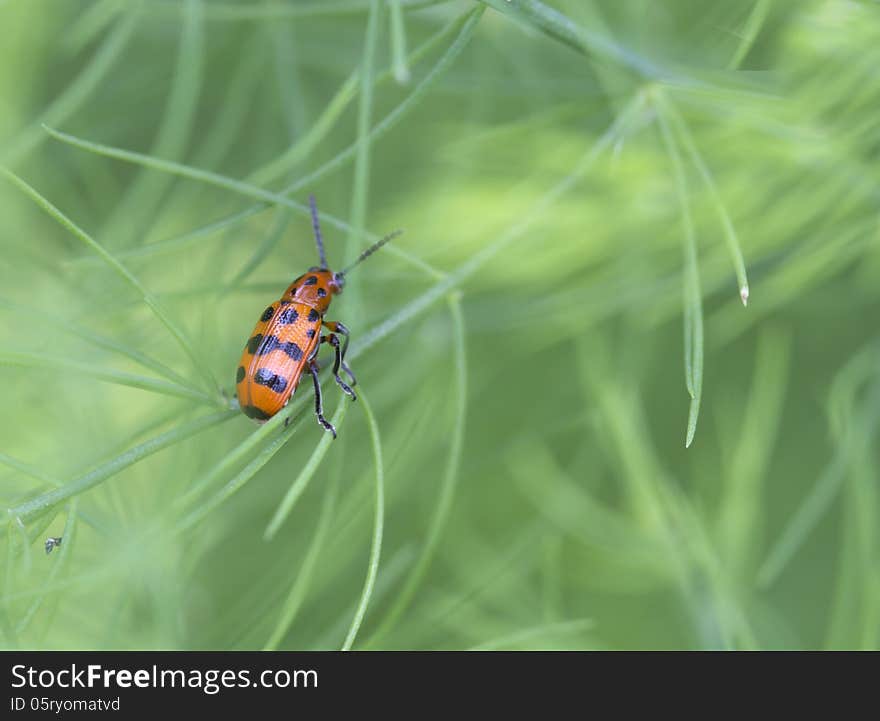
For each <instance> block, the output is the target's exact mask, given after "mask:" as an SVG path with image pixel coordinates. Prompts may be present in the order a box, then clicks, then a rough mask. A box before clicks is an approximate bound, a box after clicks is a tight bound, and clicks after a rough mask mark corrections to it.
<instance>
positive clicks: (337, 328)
mask: <svg viewBox="0 0 880 721" xmlns="http://www.w3.org/2000/svg"><path fill="white" fill-rule="evenodd" d="M324 325H325V326H326V327H327V329H328V330H331V331H333V332H334V333H338V334H339V335H341V336H342V337H343V338H345V342H344V343H343V344H342V356H341V357H340V359H339V365H340V366H341V367H342V370H344V371H345V372H346V373H347V374H348V377H349V378H350V379H351V381H350V382H351V385H353V386H356V385H357V378H355V377H354V373H352V372H351V368H349V367H348V364H347V363H346V362H345V354H346V353H348V341H349V340H351V332H350V331H349V330H348V328H347V327H346V326H344V325H343V324H342V323H340V322H339V321H338V320H331V321H325V322H324Z"/></svg>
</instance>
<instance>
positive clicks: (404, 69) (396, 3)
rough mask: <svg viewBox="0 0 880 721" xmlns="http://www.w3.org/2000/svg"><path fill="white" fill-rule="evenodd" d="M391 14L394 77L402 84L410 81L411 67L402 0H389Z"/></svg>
mask: <svg viewBox="0 0 880 721" xmlns="http://www.w3.org/2000/svg"><path fill="white" fill-rule="evenodd" d="M388 9H389V11H390V14H391V58H392V67H393V69H394V79H395V80H396V81H397V82H398V83H400V84H401V85H406V83H408V82H409V78H410V74H409V67H408V66H407V64H406V26H405V24H404V21H403V7H402V5H401V2H400V0H388Z"/></svg>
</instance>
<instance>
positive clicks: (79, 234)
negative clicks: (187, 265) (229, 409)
mask: <svg viewBox="0 0 880 721" xmlns="http://www.w3.org/2000/svg"><path fill="white" fill-rule="evenodd" d="M0 173H2V174H3V175H4V176H5V177H6V178H7V179H8V180H9V181H11V182H12V184H13V185H15V186H16V187H18V188H19V189H20V190H22V191H23V192H24V193H25V195H27V196H28V197H30V198H31V200H33V201H34V202H35V203H36V204H37V205H39V206H40V207H41V208H42V209H43V210H44V211H45V212H46V213H47V214H48V215H49V216H50V217H52V218H53V219H54V220H56V221H57V222H58V223H59V224H60V225H61V226H62V227H63V228H66V229H67V230H68V231H70V233H72V234H73V235H74V236H75V237H76V238H77V239H79V240H80V241H82V242H83V243H85V245H87V246H88V247H89V248H91V249H92V250H93V251H94V252H95V253H97V255H98V256H99V257H100V258H101V259H102V260H103V261H104V262H105V263H106V264H107V265H108V266H110V267H111V268H112V269H113V270H114V271H115V272H116V273H117V274H118V275H119V276H120V277H121V278H122V279H123V280H125V281H126V282H127V283H128V284H129V285H131V286H132V287H133V288H134V289H135V290H136V291H137V292H138V293H140V296H141V298H142V299H143V301H144V303H145V304H146V305H147V307H148V308H149V309H150V310H151V311H152V312H153V314H154V315H155V316H156V318H157V319H158V320H159V321H160V322H161V323H162V325H164V326H165V328H166V329H167V330H168V332H169V333H171V335H172V336H173V337H174V339H175V340H176V341H177V343H178V345H180V347H181V349H182V350H183V352H184V353H185V354H186V355H187V357H189V359H190V360H191V361H192V363H193V365H194V366H195V367H196V370H198V372H199V373H200V374H201V375H202V377H203V378H204V379H205V381H206V383H208V387H209V388H212V389H213V390H214V391H215V392H216V394H217V396H218V397H220V396H221V395H222V393H221V391H220V386H219V385H218V384H217V381H216V380H215V379H214V377H213V375H211V372H210V371H209V370H208V367H207V364H206V363H204V362H202V360H201V359H200V358H199V357H198V356H197V354H196V352H195V348H193V346H192V344H191V343H190V342H189V340H187V338H186V336H185V335H184V334H183V332H182V331H181V330H180V329H179V328H178V327H177V325H176V324H175V323H174V322H173V321H172V320H171V318H170V317H169V316H168V315H167V314H166V313H165V311H164V310H163V309H162V307H161V306H160V305H159V302H158V300H156V297H155V296H154V295H153V294H152V293H151V292H150V291H148V290H147V289H146V287H145V286H144V285H143V284H142V283H141V282H140V281H139V280H138V279H137V278H136V277H135V276H134V275H133V274H132V273H131V271H129V270H128V268H126V267H125V266H124V265H122V263H120V262H119V261H118V260H116V258H114V257H113V256H112V255H111V254H110V253H109V252H107V251H106V250H105V249H104V247H103V246H102V245H100V244H99V243H98V242H97V241H95V240H94V239H93V238H92V237H91V236H90V235H89V234H88V233H86V232H85V231H84V230H83V229H82V228H80V227H79V226H78V225H77V224H76V223H74V222H73V221H72V220H71V219H70V218H68V217H67V216H66V215H65V214H64V213H62V212H61V211H60V210H59V209H58V208H56V207H55V206H54V205H52V203H50V202H49V201H48V200H47V199H46V198H44V197H43V196H42V195H40V193H39V192H38V191H37V190H36V189H34V188H33V187H31V186H30V185H28V184H27V183H26V182H25V181H24V180H22V179H21V178H19V177H18V176H17V175H16V174H15V173H13V172H11V171H10V170H7V169H6V168H2V167H0Z"/></svg>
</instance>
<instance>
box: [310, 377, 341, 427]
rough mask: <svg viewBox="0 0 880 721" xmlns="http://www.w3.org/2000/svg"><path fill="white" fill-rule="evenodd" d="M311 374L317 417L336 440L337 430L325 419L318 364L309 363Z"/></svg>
mask: <svg viewBox="0 0 880 721" xmlns="http://www.w3.org/2000/svg"><path fill="white" fill-rule="evenodd" d="M309 373H311V374H312V382H313V383H314V384H315V416H316V417H317V419H318V423H319V424H320V425H321V427H322V428H323V429H324V430H325V431H330V432H331V433H332V434H333V438H334V439H335V438H336V429H335V428H334V427H333V424H332V423H331V422H330V421H328V420H327V419H326V418H324V404H323V403H322V401H321V381H320V380H318V364H317V363H315V361H309Z"/></svg>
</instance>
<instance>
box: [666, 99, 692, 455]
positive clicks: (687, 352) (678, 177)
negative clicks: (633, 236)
mask: <svg viewBox="0 0 880 721" xmlns="http://www.w3.org/2000/svg"><path fill="white" fill-rule="evenodd" d="M658 109H660V112H658V113H657V119H658V121H659V124H660V131H661V135H662V136H663V142H664V144H665V145H666V150H667V152H668V153H669V158H670V160H671V162H672V172H673V175H674V176H675V189H676V193H677V195H678V202H679V205H680V206H681V221H682V226H683V229H684V238H683V241H684V243H683V245H684V266H685V271H684V278H685V280H684V359H685V381H686V384H687V389H688V393H689V394H690V396H691V404H690V410H689V411H688V424H687V434H686V436H685V443H684V445H685V448H689V447H690V445H691V443H693V440H694V434H695V433H696V432H697V419H698V418H699V415H700V400H701V398H702V395H703V301H702V294H701V292H700V271H699V267H698V265H697V239H696V234H695V233H694V223H693V219H692V217H691V208H690V201H689V199H688V188H687V178H686V177H685V172H684V165H683V163H682V160H681V154H680V152H679V149H678V144H677V143H676V142H675V137H674V136H673V134H672V130H671V129H670V127H669V123H668V122H667V120H666V116H665V112H663V111H664V110H665V107H664V106H663V104H662V103H660V104H658Z"/></svg>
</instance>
